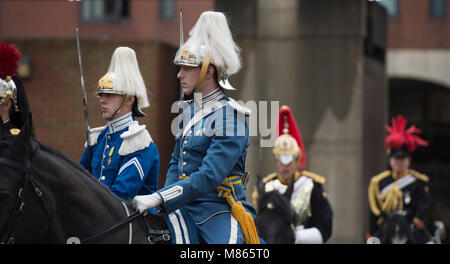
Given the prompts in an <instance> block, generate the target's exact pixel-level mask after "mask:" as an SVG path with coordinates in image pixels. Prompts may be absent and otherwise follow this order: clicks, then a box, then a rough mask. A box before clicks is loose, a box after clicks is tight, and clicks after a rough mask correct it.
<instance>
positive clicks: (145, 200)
mask: <svg viewBox="0 0 450 264" xmlns="http://www.w3.org/2000/svg"><path fill="white" fill-rule="evenodd" d="M131 204H132V205H133V207H134V208H135V209H136V210H138V211H139V212H141V213H142V212H144V211H147V210H148V209H150V208H155V207H157V206H158V205H160V204H162V198H161V196H159V194H157V193H152V194H149V195H137V196H136V197H134V198H133V201H131Z"/></svg>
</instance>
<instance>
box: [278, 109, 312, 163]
mask: <svg viewBox="0 0 450 264" xmlns="http://www.w3.org/2000/svg"><path fill="white" fill-rule="evenodd" d="M283 130H284V131H283ZM277 132H278V134H277V137H279V136H280V135H283V134H289V135H291V136H292V137H293V138H294V139H295V140H296V141H297V145H298V147H299V149H300V163H299V165H300V168H304V167H305V165H306V153H305V147H304V146H303V140H302V135H301V134H300V130H299V129H298V127H297V123H296V122H295V119H294V115H293V114H292V112H291V109H290V108H289V107H288V106H282V107H281V108H280V113H279V116H278V131H277Z"/></svg>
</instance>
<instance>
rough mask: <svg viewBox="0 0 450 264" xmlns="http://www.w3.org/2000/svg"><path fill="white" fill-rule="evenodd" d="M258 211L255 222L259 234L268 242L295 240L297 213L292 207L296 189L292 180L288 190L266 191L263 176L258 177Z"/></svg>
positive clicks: (277, 242)
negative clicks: (282, 191)
mask: <svg viewBox="0 0 450 264" xmlns="http://www.w3.org/2000/svg"><path fill="white" fill-rule="evenodd" d="M257 186H258V188H257V190H258V213H257V215H256V218H255V224H256V227H257V229H258V234H259V236H260V237H261V238H262V239H264V241H266V242H267V243H268V244H292V243H294V241H295V233H294V230H295V219H296V215H295V213H294V210H293V209H292V207H291V202H290V201H291V195H292V191H293V189H294V181H293V180H292V181H291V182H290V183H289V185H288V188H287V189H286V191H285V192H284V193H283V194H281V193H280V192H278V191H277V190H273V191H270V192H266V191H265V187H264V184H263V182H262V180H261V178H259V179H258V185H257Z"/></svg>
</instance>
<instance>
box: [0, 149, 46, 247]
mask: <svg viewBox="0 0 450 264" xmlns="http://www.w3.org/2000/svg"><path fill="white" fill-rule="evenodd" d="M32 146H33V151H32V153H34V152H35V151H36V149H37V146H36V144H32ZM0 164H3V165H6V166H8V167H10V168H12V169H15V170H18V171H20V172H23V173H24V182H23V184H22V187H21V188H19V191H18V192H17V198H16V200H15V203H14V206H13V207H12V209H11V210H12V211H11V213H10V214H9V216H8V220H7V221H6V225H5V228H4V230H3V231H2V233H0V234H1V236H0V244H5V243H6V244H14V242H15V238H14V237H13V232H14V227H15V225H16V223H17V219H18V218H19V216H20V215H22V214H23V213H24V212H25V195H26V193H27V190H28V188H29V185H30V184H31V185H32V187H33V189H34V191H35V193H36V195H37V196H38V197H39V198H40V199H39V200H40V201H41V202H42V203H43V205H44V208H46V206H45V204H44V201H43V200H42V191H41V190H40V189H39V188H37V187H36V185H35V184H34V182H33V181H32V180H31V159H30V157H29V156H27V157H26V158H25V166H24V165H22V164H20V163H18V162H15V161H13V160H11V159H8V158H4V157H0ZM47 214H48V212H47Z"/></svg>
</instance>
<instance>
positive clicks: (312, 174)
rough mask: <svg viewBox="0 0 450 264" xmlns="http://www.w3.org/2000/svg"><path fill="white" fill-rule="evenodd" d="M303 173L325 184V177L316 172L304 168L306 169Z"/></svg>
mask: <svg viewBox="0 0 450 264" xmlns="http://www.w3.org/2000/svg"><path fill="white" fill-rule="evenodd" d="M302 175H303V176H306V177H308V178H311V179H313V181H315V182H317V183H319V184H322V185H323V184H325V177H323V176H320V175H318V174H315V173H314V172H310V171H307V170H304V171H302Z"/></svg>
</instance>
